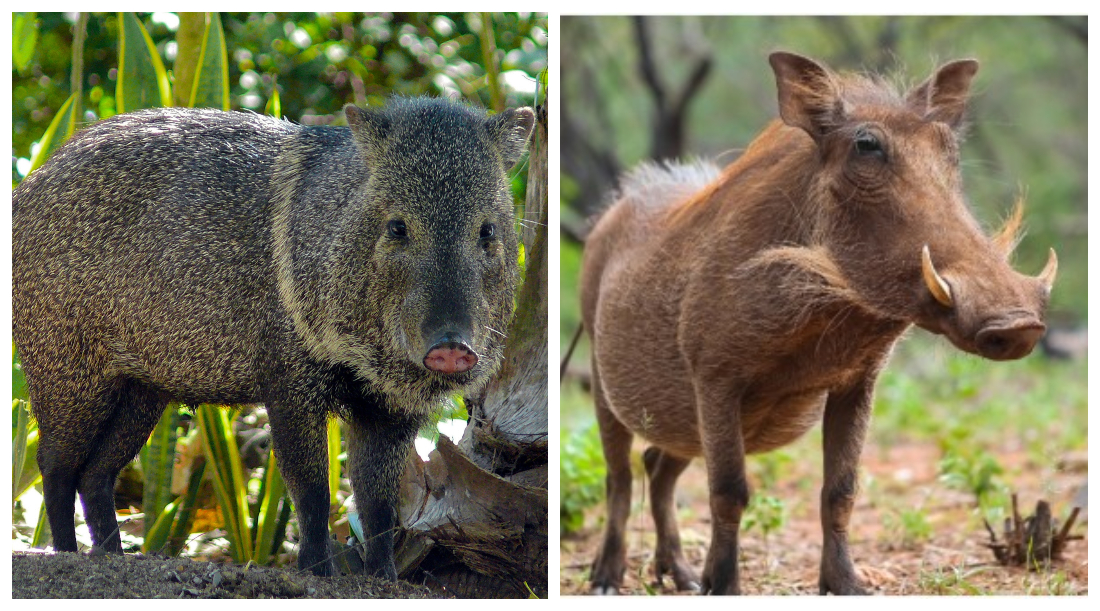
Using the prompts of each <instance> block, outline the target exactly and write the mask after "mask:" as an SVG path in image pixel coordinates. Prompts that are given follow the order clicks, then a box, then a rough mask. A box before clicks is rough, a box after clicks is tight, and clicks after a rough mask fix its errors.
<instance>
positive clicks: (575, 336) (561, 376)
mask: <svg viewBox="0 0 1100 611" xmlns="http://www.w3.org/2000/svg"><path fill="white" fill-rule="evenodd" d="M581 333H584V323H583V322H582V323H580V324H579V325H577V331H576V332H575V333H573V339H572V340H570V341H569V348H567V349H566V350H565V356H563V357H562V358H561V374H559V377H558V383H559V384H560V383H561V381H562V380H564V379H565V367H566V366H567V365H569V359H570V358H571V357H572V356H573V350H574V349H575V348H576V347H577V341H578V340H579V339H580V338H581Z"/></svg>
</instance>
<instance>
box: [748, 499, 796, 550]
mask: <svg viewBox="0 0 1100 611" xmlns="http://www.w3.org/2000/svg"><path fill="white" fill-rule="evenodd" d="M786 523H787V506H786V504H784V503H783V500H782V499H780V498H778V497H774V496H770V495H767V494H754V495H752V496H751V497H749V505H748V507H746V508H745V513H744V515H743V516H742V518H741V528H742V529H744V530H745V532H749V531H751V530H753V529H754V528H759V529H760V532H762V533H763V534H764V542H765V544H766V543H767V541H768V537H769V536H770V535H771V534H772V533H773V532H775V531H777V530H779V529H780V528H782V527H783V525H784V524H786Z"/></svg>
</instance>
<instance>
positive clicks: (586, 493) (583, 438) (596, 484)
mask: <svg viewBox="0 0 1100 611" xmlns="http://www.w3.org/2000/svg"><path fill="white" fill-rule="evenodd" d="M606 473H607V466H606V464H605V463H604V458H603V451H602V449H601V445H600V435H599V429H597V428H596V426H595V425H593V426H589V427H588V428H587V429H584V430H582V431H576V432H574V433H573V434H569V435H562V446H561V499H560V506H561V534H563V535H567V534H569V533H573V532H576V531H578V530H580V529H581V528H583V527H584V512H585V511H586V510H587V509H588V508H590V507H593V506H595V505H596V504H597V503H599V502H600V501H602V500H603V495H604V492H603V491H604V478H605V476H606Z"/></svg>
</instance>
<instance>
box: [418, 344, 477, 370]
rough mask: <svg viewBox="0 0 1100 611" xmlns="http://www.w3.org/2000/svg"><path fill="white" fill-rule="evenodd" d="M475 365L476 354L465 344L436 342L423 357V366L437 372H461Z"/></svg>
mask: <svg viewBox="0 0 1100 611" xmlns="http://www.w3.org/2000/svg"><path fill="white" fill-rule="evenodd" d="M474 365H477V355H476V354H474V353H473V351H472V350H470V349H469V348H468V347H467V346H466V345H465V344H460V343H457V342H447V343H443V344H436V345H435V346H434V347H433V348H432V349H431V350H429V351H428V356H426V357H424V366H425V367H427V368H428V369H430V370H432V371H438V372H439V373H462V372H463V371H469V370H470V369H473V367H474Z"/></svg>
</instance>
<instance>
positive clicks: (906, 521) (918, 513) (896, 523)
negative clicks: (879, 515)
mask: <svg viewBox="0 0 1100 611" xmlns="http://www.w3.org/2000/svg"><path fill="white" fill-rule="evenodd" d="M883 520H884V522H885V524H886V530H887V531H888V532H889V533H890V534H891V537H892V538H893V539H894V540H895V541H897V542H898V544H900V545H901V546H902V547H905V548H912V547H915V546H917V545H919V544H921V543H924V542H925V541H928V540H929V539H931V538H932V524H931V523H929V521H928V516H927V514H926V512H925V511H924V508H923V507H917V508H913V509H901V510H898V511H891V512H888V513H886V514H885V516H884V517H883Z"/></svg>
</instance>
